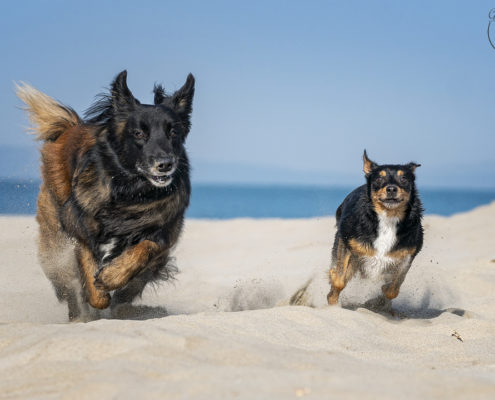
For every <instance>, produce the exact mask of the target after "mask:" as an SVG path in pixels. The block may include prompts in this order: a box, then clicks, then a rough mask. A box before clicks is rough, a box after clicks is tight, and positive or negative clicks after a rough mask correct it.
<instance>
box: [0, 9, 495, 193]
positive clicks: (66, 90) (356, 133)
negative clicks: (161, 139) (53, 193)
mask: <svg viewBox="0 0 495 400" xmlns="http://www.w3.org/2000/svg"><path fill="white" fill-rule="evenodd" d="M138 4H139V5H138ZM493 7H495V0H491V1H465V0H462V1H461V0H460V1H451V0H449V1H414V2H405V1H394V0H390V1H371V0H370V1H364V0H363V1H352V0H351V1H349V0H345V1H344V0H342V1H288V0H283V1H254V0H251V1H242V2H241V1H199V0H198V1H143V2H139V3H138V2H135V1H84V2H83V1H80V2H69V1H46V2H45V1H43V2H42V1H20V0H16V1H7V0H3V1H2V3H1V6H0V8H1V9H0V54H2V61H1V63H0V77H1V79H0V113H1V115H0V117H1V121H2V124H3V127H2V129H1V130H0V147H1V146H3V147H4V148H5V146H30V147H31V148H34V147H35V145H34V144H33V142H32V139H31V138H30V137H28V136H27V135H26V134H25V133H24V132H23V127H24V126H25V125H26V124H27V120H26V118H25V117H24V116H23V113H22V112H21V111H20V110H19V109H18V107H19V106H20V102H19V101H18V100H17V99H16V98H15V95H14V93H13V81H17V80H23V81H26V82H29V83H31V84H33V85H34V86H36V87H37V88H39V89H40V90H42V91H44V92H46V93H48V94H49V95H51V96H53V97H55V98H57V99H59V100H61V101H62V102H64V103H66V104H68V105H71V106H72V107H73V108H75V109H76V110H77V111H78V112H81V113H82V112H83V111H84V110H85V109H86V108H87V107H88V106H89V105H90V103H91V102H92V101H93V99H94V96H95V95H96V94H97V93H99V92H101V91H102V90H103V89H104V88H105V87H108V84H109V83H110V81H111V80H112V78H113V77H114V76H115V75H116V74H117V73H118V72H119V71H121V70H123V69H127V70H128V73H129V75H128V83H129V86H130V88H131V90H132V91H133V93H134V95H135V96H136V97H137V98H138V99H140V100H141V101H142V102H151V101H152V93H151V89H152V86H153V83H155V82H160V83H163V84H164V85H165V87H166V89H168V90H175V89H177V88H179V87H180V86H181V85H182V83H183V82H184V81H185V78H186V76H187V73H189V72H192V73H193V74H194V75H195V76H196V79H197V86H196V88H197V90H196V98H195V103H194V111H193V129H192V131H191V134H190V137H189V139H188V149H189V154H190V158H191V160H192V164H193V167H194V171H193V178H194V179H195V181H231V182H281V183H287V182H292V183H320V184H355V183H356V182H357V183H360V182H361V181H362V174H361V154H362V150H363V149H364V148H366V149H367V150H368V153H369V155H370V157H371V158H372V159H374V160H375V161H377V162H379V163H385V162H387V163H400V162H409V161H411V160H414V161H416V162H419V163H421V164H422V165H423V166H422V167H421V168H420V169H418V171H417V173H418V181H419V183H420V184H423V185H425V186H472V187H491V188H494V187H495V155H494V151H495V132H494V125H495V124H494V122H495V79H494V77H495V50H494V49H492V48H491V47H490V44H489V42H488V39H487V32H486V31H487V26H488V22H489V19H488V12H489V10H490V9H491V8H493ZM494 25H495V24H494ZM493 37H494V39H495V26H494V27H493ZM15 162H18V163H22V162H23V161H22V160H15Z"/></svg>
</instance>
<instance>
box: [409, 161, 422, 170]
mask: <svg viewBox="0 0 495 400" xmlns="http://www.w3.org/2000/svg"><path fill="white" fill-rule="evenodd" d="M407 166H408V167H409V169H410V170H411V171H412V172H416V168H418V167H421V164H416V163H415V162H410V163H409V164H407Z"/></svg>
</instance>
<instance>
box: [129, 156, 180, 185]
mask: <svg viewBox="0 0 495 400" xmlns="http://www.w3.org/2000/svg"><path fill="white" fill-rule="evenodd" d="M176 169H177V160H176V158H175V157H161V158H157V159H155V160H154V162H153V163H152V165H151V166H149V167H148V168H143V167H141V166H138V170H139V172H141V173H142V174H143V175H144V176H145V177H146V178H147V179H148V180H149V181H150V183H151V184H152V185H153V186H156V187H165V186H168V185H170V183H172V180H173V175H174V173H175V171H176Z"/></svg>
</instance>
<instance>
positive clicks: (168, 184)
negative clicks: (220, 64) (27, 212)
mask: <svg viewBox="0 0 495 400" xmlns="http://www.w3.org/2000/svg"><path fill="white" fill-rule="evenodd" d="M126 78H127V72H126V71H123V72H121V73H120V74H119V75H118V76H117V77H116V78H115V80H114V81H113V82H112V84H111V90H110V94H108V95H102V96H100V98H99V100H98V101H97V102H96V103H95V104H93V106H91V107H90V108H89V110H88V111H87V113H86V117H85V119H82V118H80V117H79V116H78V115H77V114H76V113H75V111H74V110H72V109H71V108H69V107H66V106H64V105H62V104H60V103H58V102H57V101H55V100H53V99H52V98H50V97H49V96H47V95H45V94H43V93H41V92H39V91H37V90H36V89H34V88H32V87H31V86H29V85H26V84H21V85H19V86H17V94H18V96H19V97H20V98H21V100H23V101H24V102H25V103H26V105H27V108H26V109H27V111H28V114H29V117H30V120H31V122H32V123H33V125H34V127H33V130H34V131H35V132H36V135H37V139H39V140H41V141H43V146H42V148H41V159H42V167H41V172H42V178H43V183H42V186H41V190H40V194H39V198H38V212H37V220H38V222H39V226H40V243H39V256H40V261H41V265H42V267H43V270H44V272H45V274H46V275H47V277H48V278H49V279H50V280H51V282H52V284H53V286H54V288H55V291H56V294H57V297H58V298H59V300H61V301H66V302H67V303H68V307H69V319H70V320H74V319H81V318H82V319H87V318H88V317H89V316H90V315H91V314H93V313H94V309H104V308H107V307H108V306H109V305H112V306H115V305H118V304H120V303H124V302H131V301H132V300H133V299H134V298H135V297H136V296H138V295H141V293H142V291H143V289H144V287H145V285H146V284H147V283H149V282H152V281H155V280H159V279H167V278H169V277H171V276H172V274H173V273H174V271H175V268H174V267H172V266H171V265H170V263H168V257H169V250H170V249H171V247H172V246H174V245H175V243H176V242H177V240H178V238H179V234H180V232H181V229H182V225H183V220H184V213H185V210H186V208H187V206H188V204H189V196H190V191H191V188H190V181H189V162H188V158H187V154H186V151H185V148H184V141H185V139H186V137H187V134H188V133H189V130H190V115H191V111H192V100H193V96H194V77H193V76H192V75H191V74H190V75H189V76H188V78H187V81H186V83H185V84H184V86H183V87H182V88H181V89H179V90H178V91H177V92H175V93H174V94H173V95H170V96H169V95H167V94H166V93H165V91H164V89H163V88H162V87H161V86H155V88H154V91H155V104H154V105H143V104H141V103H140V102H139V101H138V100H137V99H136V98H134V96H133V95H132V93H131V91H130V90H129V88H128V87H127V82H126ZM114 290H115V292H114V293H113V298H112V297H111V292H112V291H114ZM88 304H89V305H90V306H91V307H89V306H88Z"/></svg>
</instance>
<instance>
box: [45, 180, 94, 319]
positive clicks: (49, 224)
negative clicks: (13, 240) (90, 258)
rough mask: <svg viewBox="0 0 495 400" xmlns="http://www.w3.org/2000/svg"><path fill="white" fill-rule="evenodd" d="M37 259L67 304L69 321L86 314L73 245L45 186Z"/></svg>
mask: <svg viewBox="0 0 495 400" xmlns="http://www.w3.org/2000/svg"><path fill="white" fill-rule="evenodd" d="M36 219H37V220H38V223H39V242H38V257H39V261H40V264H41V268H42V269H43V272H44V273H45V275H46V277H47V278H48V279H49V280H50V281H51V283H52V285H53V288H54V289H55V294H56V296H57V299H58V300H59V301H63V302H67V304H68V307H69V320H71V321H73V320H75V319H78V318H80V317H81V316H82V314H84V307H85V304H84V300H83V298H82V286H81V282H80V280H79V272H78V270H77V263H76V258H75V255H74V242H73V241H72V240H71V239H70V238H69V237H68V236H67V235H66V234H65V233H64V232H63V231H62V227H61V226H60V223H59V221H58V215H57V211H56V206H55V205H54V203H53V200H52V198H51V195H50V193H49V192H48V190H47V189H46V188H45V187H44V186H42V187H41V190H40V194H39V198H38V213H37V216H36Z"/></svg>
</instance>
